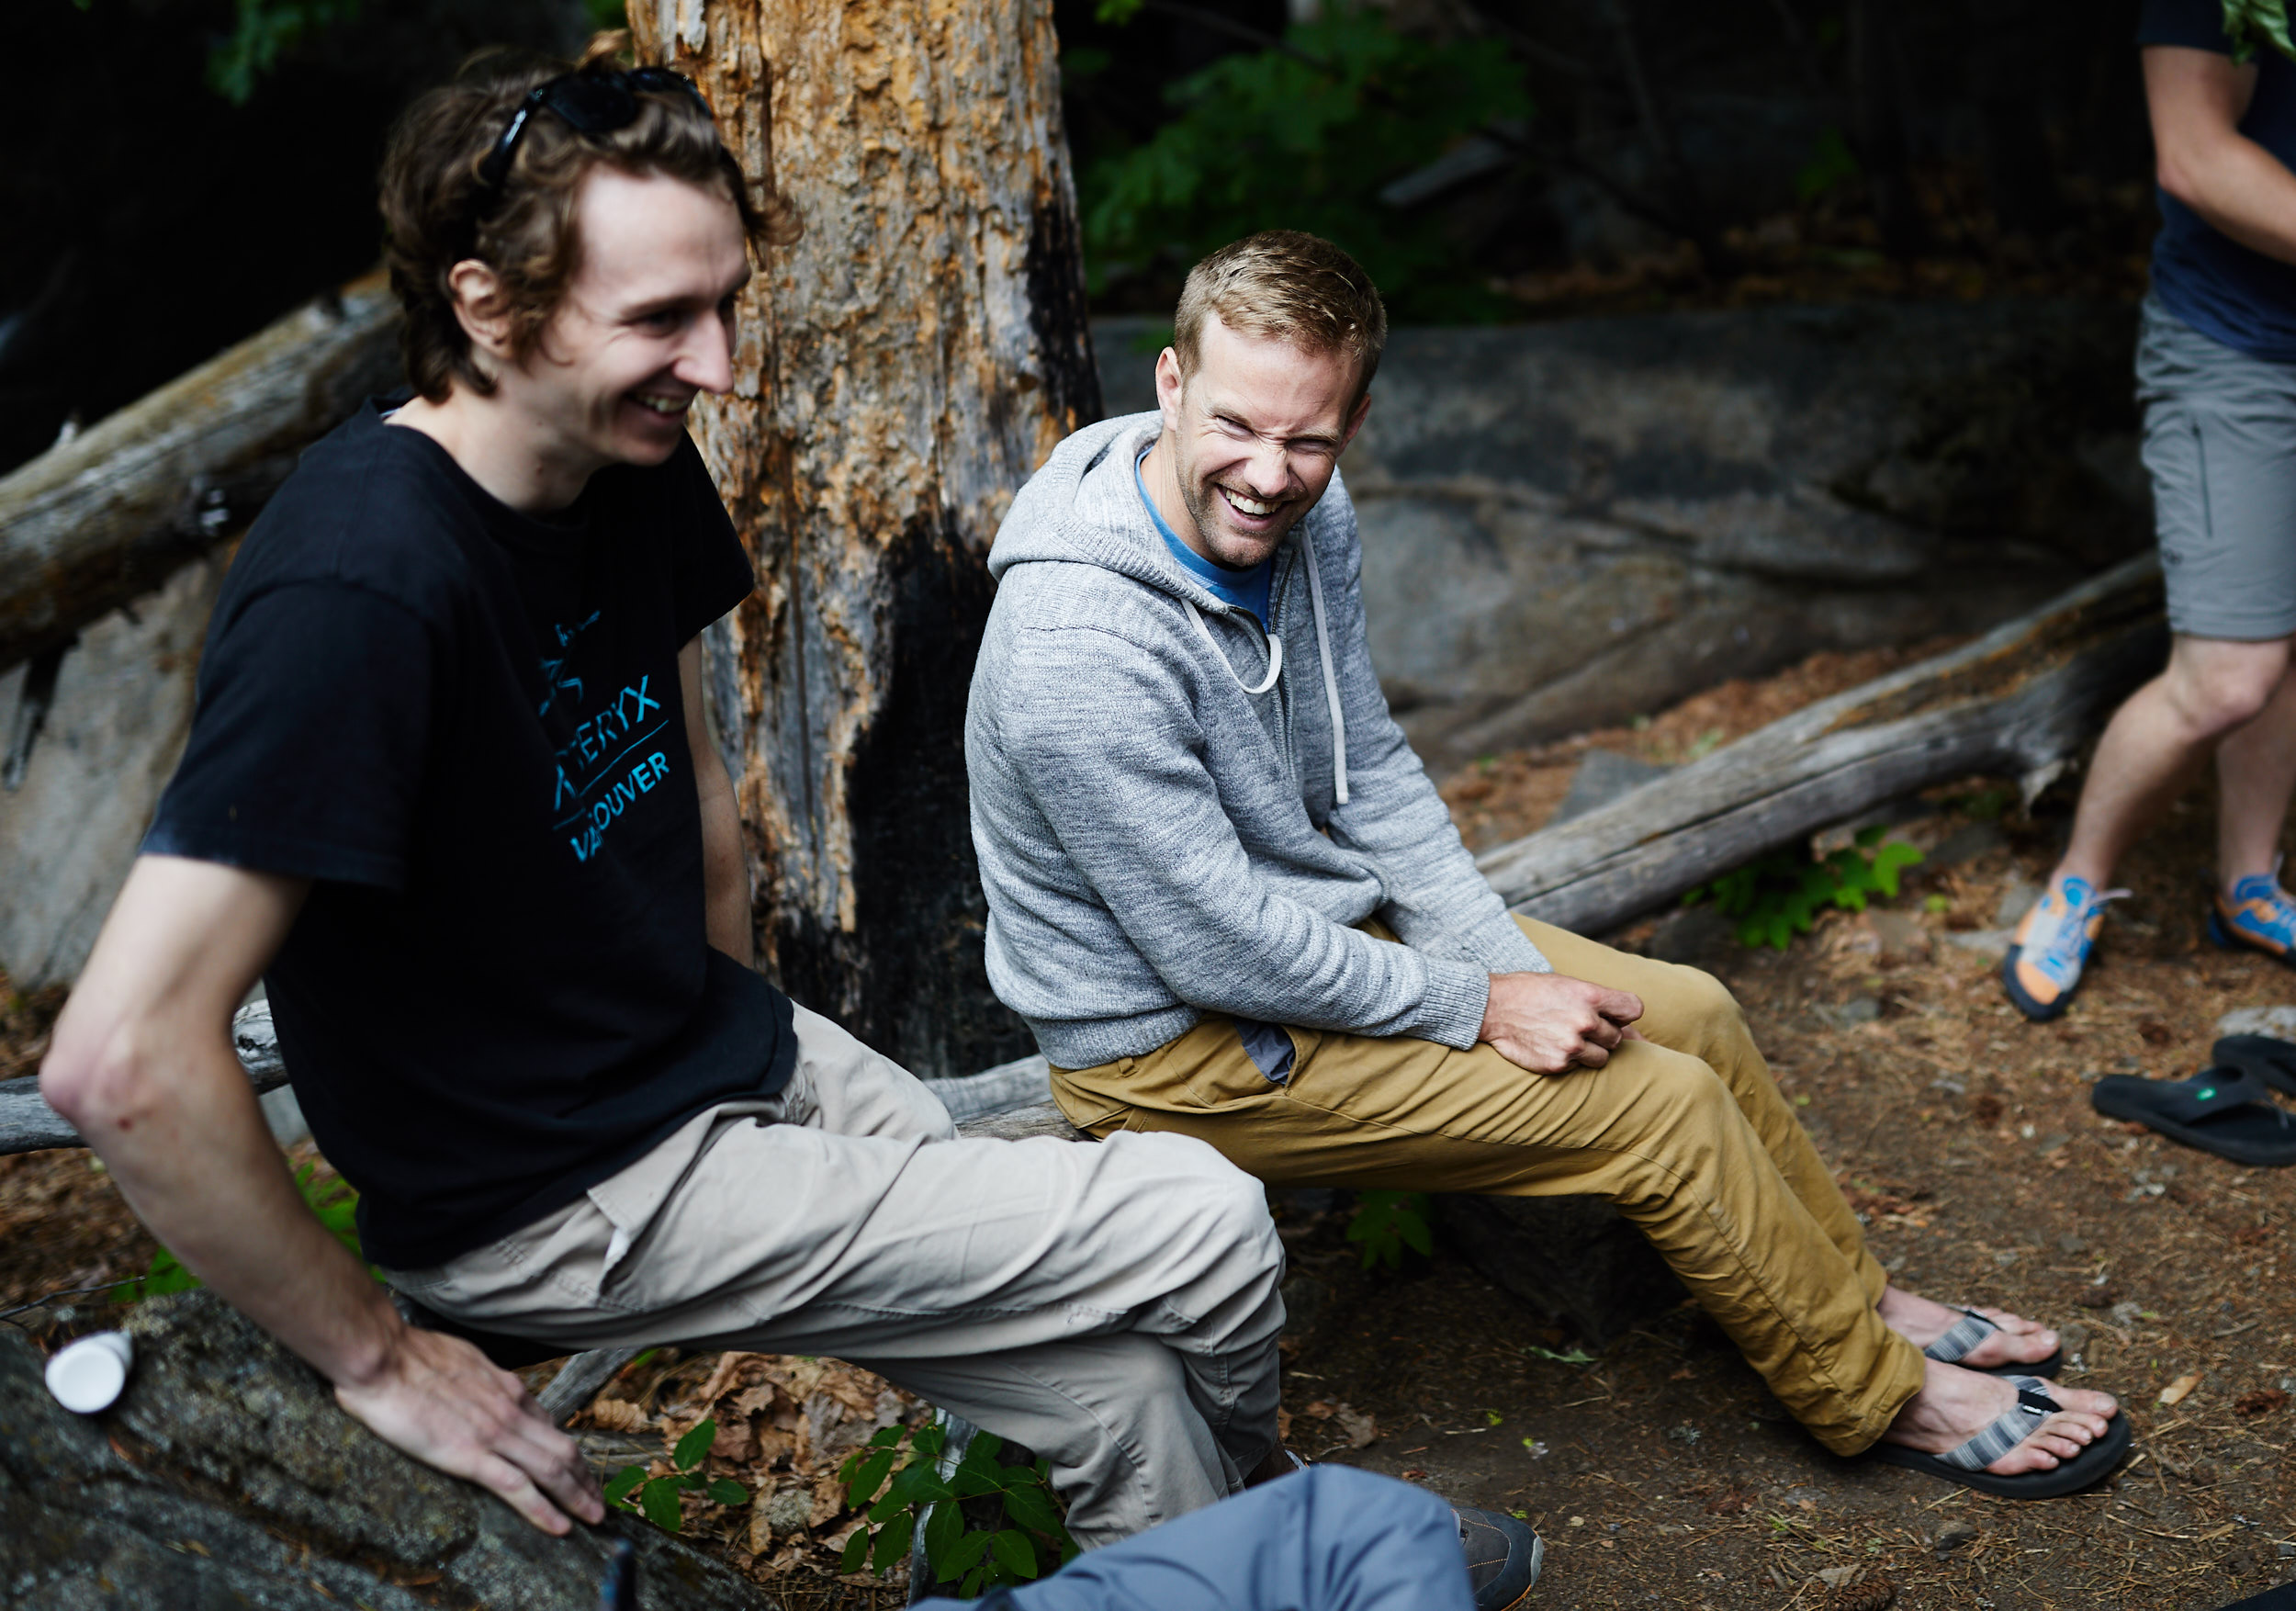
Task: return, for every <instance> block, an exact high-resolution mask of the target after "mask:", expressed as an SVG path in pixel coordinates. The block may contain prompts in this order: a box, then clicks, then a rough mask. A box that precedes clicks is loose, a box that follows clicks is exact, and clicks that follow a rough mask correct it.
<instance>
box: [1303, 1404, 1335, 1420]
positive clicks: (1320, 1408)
mask: <svg viewBox="0 0 2296 1611" xmlns="http://www.w3.org/2000/svg"><path fill="white" fill-rule="evenodd" d="M1308 1417H1309V1419H1311V1420H1314V1421H1328V1420H1330V1419H1331V1418H1332V1406H1331V1404H1330V1403H1329V1402H1328V1401H1326V1400H1323V1399H1318V1400H1316V1401H1315V1402H1314V1403H1311V1404H1310V1405H1309V1406H1308Z"/></svg>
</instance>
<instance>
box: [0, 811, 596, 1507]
mask: <svg viewBox="0 0 2296 1611" xmlns="http://www.w3.org/2000/svg"><path fill="white" fill-rule="evenodd" d="M309 891H310V884H309V883H308V882H307V881H306V880H303V879H298V878H284V877H279V876H276V875H275V874H271V873H253V872H247V871H244V870H242V869H240V868H236V867H229V866H224V865H221V864H219V863H218V862H201V861H193V860H189V859H186V858H183V857H176V856H156V855H146V856H143V857H141V859H139V860H138V861H137V862H136V864H135V867H134V870H133V871H132V872H131V873H129V878H128V883H127V886H126V887H125V888H124V889H123V890H121V892H120V895H119V899H118V901H117V902H116V903H115V904H114V905H113V907H112V910H111V915H110V917H109V918H107V919H106V921H105V924H104V930H103V933H102V934H101V935H100V936H99V937H98V938H97V940H96V950H95V953H94V954H93V955H92V956H90V958H89V959H88V964H87V967H86V968H85V970H84V972H83V973H82V974H81V976H80V980H79V983H78V984H77V985H76V986H73V992H72V997H71V999H70V1000H69V1001H68V1002H67V1003H66V1004H65V1006H64V1010H63V1013H62V1017H61V1018H59V1019H58V1020H57V1022H56V1031H55V1039H54V1042H53V1043H52V1045H51V1049H50V1051H49V1053H48V1056H47V1059H46V1060H45V1061H44V1062H43V1063H42V1064H41V1065H40V1071H39V1081H40V1094H41V1095H42V1096H44V1097H45V1098H47V1099H48V1101H49V1103H50V1104H51V1106H52V1107H54V1108H55V1110H57V1111H58V1112H60V1113H62V1115H63V1116H64V1117H65V1118H67V1119H69V1120H70V1121H72V1122H73V1125H74V1126H76V1127H77V1128H78V1130H79V1132H80V1134H81V1136H82V1137H83V1138H84V1140H85V1141H86V1142H87V1143H88V1144H89V1145H90V1146H91V1147H93V1148H94V1149H95V1151H96V1155H97V1156H98V1157H100V1158H102V1159H103V1160H104V1164H105V1166H106V1167H107V1168H108V1169H109V1170H110V1172H111V1175H112V1177H113V1178H114V1179H115V1180H117V1181H118V1184H119V1189H120V1190H121V1192H122V1193H123V1194H124V1195H125V1196H126V1197H127V1199H128V1202H129V1206H130V1207H131V1208H133V1209H134V1210H135V1211H136V1213H137V1215H138V1216H139V1217H140V1218H141V1220H142V1221H143V1222H144V1223H145V1224H146V1225H148V1226H149V1227H151V1230H152V1234H153V1235H155V1236H157V1237H158V1238H159V1239H160V1240H161V1241H162V1242H163V1243H164V1244H166V1245H167V1246H168V1248H169V1249H170V1250H171V1251H172V1252H174V1255H175V1256H176V1257H177V1258H179V1259H181V1260H182V1261H183V1264H184V1267H186V1269H188V1270H190V1271H191V1272H192V1273H193V1274H195V1275H197V1276H198V1277H199V1278H200V1279H202V1280H204V1281H205V1282H207V1284H208V1286H209V1287H211V1288H213V1289H214V1290H215V1291H216V1293H217V1294H218V1295H219V1296H220V1297H221V1298H222V1299H223V1300H224V1301H227V1302H229V1303H230V1304H231V1305H232V1307H234V1308H236V1309H238V1310H239V1311H240V1312H242V1313H243V1314H245V1315H246V1316H247V1317H248V1318H249V1319H251V1320H253V1321H254V1322H255V1323H256V1324H258V1325H261V1326H262V1327H264V1330H266V1331H268V1332H270V1333H271V1334H272V1335H274V1336H276V1337H277V1338H278V1339H279V1340H280V1341H281V1342H282V1343H284V1344H286V1345H287V1346H288V1347H289V1348H291V1349H293V1350H294V1351H295V1352H296V1353H297V1354H299V1355H300V1356H302V1358H305V1359H307V1360H309V1361H310V1364H311V1365H312V1366H313V1367H314V1368H315V1369H318V1370H319V1372H320V1373H321V1375H323V1376H325V1377H326V1378H327V1379H328V1380H330V1381H332V1382H333V1383H334V1387H335V1398H336V1400H337V1402H339V1403H341V1404H342V1405H343V1408H344V1409H345V1410H347V1411H349V1412H350V1413H351V1414H354V1415H355V1416H357V1417H358V1418H359V1419H360V1420H361V1421H363V1422H365V1423H366V1425H368V1426H370V1427H372V1428H373V1429H374V1430H375V1431H376V1432H377V1434H379V1435H380V1436H382V1437H383V1438H385V1439H386V1440H387V1441H388V1442H390V1443H392V1444H394V1445H396V1446H397V1447H398V1448H401V1449H403V1450H405V1451H406V1452H407V1453H409V1454H411V1455H412V1456H414V1457H415V1458H416V1459H420V1460H422V1461H424V1462H426V1463H428V1464H430V1465H433V1466H435V1467H437V1468H438V1469H439V1470H444V1471H447V1472H450V1473H452V1474H454V1475H456V1476H459V1477H467V1478H469V1479H470V1480H472V1481H477V1482H480V1483H483V1484H484V1485H485V1486H487V1487H489V1488H490V1489H492V1490H494V1491H495V1492H496V1493H500V1494H501V1496H502V1497H503V1498H504V1499H505V1500H507V1501H509V1502H510V1504H512V1506H514V1507H515V1508H516V1509H517V1510H518V1511H519V1513H520V1514H521V1515H524V1516H525V1517H526V1518H527V1519H528V1520H529V1521H531V1522H533V1523H534V1524H535V1526H536V1527H542V1528H544V1529H545V1530H546V1531H548V1532H552V1533H563V1532H566V1531H567V1530H568V1527H569V1525H570V1524H569V1523H568V1520H567V1515H568V1513H570V1514H572V1515H577V1516H580V1518H582V1519H583V1520H584V1521H590V1522H595V1521H597V1520H599V1519H600V1518H601V1517H602V1515H604V1507H603V1504H602V1502H601V1500H600V1498H599V1495H598V1491H597V1483H596V1480H595V1479H594V1478H593V1477H592V1476H591V1472H590V1469H589V1467H588V1465H587V1464H586V1463H585V1461H584V1460H583V1459H582V1455H581V1451H580V1447H579V1446H578V1445H577V1444H576V1443H575V1442H574V1440H573V1439H572V1438H570V1437H568V1436H566V1435H565V1434H563V1433H561V1432H559V1431H558V1430H557V1428H556V1427H554V1426H552V1425H550V1423H549V1420H548V1419H547V1418H546V1416H545V1415H544V1414H543V1413H542V1409H541V1406H540V1405H538V1404H536V1403H535V1401H534V1399H533V1398H532V1397H531V1396H530V1395H529V1394H528V1393H527V1392H526V1391H525V1387H524V1384H523V1383H522V1382H521V1381H520V1380H519V1379H518V1378H517V1377H515V1376H513V1375H512V1374H511V1373H510V1372H509V1371H507V1370H501V1369H496V1368H495V1366H494V1365H493V1364H492V1363H491V1362H490V1361H489V1360H488V1359H487V1358H486V1357H485V1356H484V1355H483V1354H481V1353H480V1352H479V1351H478V1349H477V1348H475V1347H473V1346H471V1345H470V1344H468V1343H466V1342H463V1341H462V1340H460V1339H459V1338H456V1337H450V1336H446V1335H442V1334H440V1333H436V1332H426V1331H420V1330H417V1329H415V1328H414V1327H411V1326H410V1325H408V1324H406V1323H405V1322H404V1321H403V1320H401V1319H400V1316H399V1312H398V1311H397V1310H395V1309H393V1308H392V1307H391V1304H390V1299H389V1295H388V1292H387V1291H386V1290H384V1289H383V1288H382V1287H381V1286H379V1285H377V1283H376V1282H375V1280H374V1279H372V1278H371V1277H370V1276H368V1274H367V1272H366V1270H365V1269H364V1268H362V1267H360V1265H359V1262H358V1260H357V1259H355V1258H354V1257H353V1256H351V1254H350V1253H349V1252H348V1251H347V1250H346V1249H345V1248H344V1247H343V1245H342V1244H341V1243H340V1242H338V1241H336V1240H335V1238H334V1236H333V1234H332V1233H331V1232H329V1231H328V1230H327V1229H326V1228H325V1227H324V1226H322V1225H321V1224H320V1222H318V1220H317V1219H315V1218H314V1217H313V1216H312V1214H311V1212H310V1210H309V1209H308V1208H306V1207H305V1206H304V1204H303V1202H302V1200H301V1198H300V1197H299V1195H298V1193H297V1190H296V1187H295V1182H294V1179H293V1178H292V1177H290V1176H289V1174H288V1173H287V1162H286V1159H285V1158H284V1157H283V1156H282V1155H281V1154H280V1152H279V1149H278V1147H277V1145H276V1144H275V1143H273V1141H272V1139H271V1133H270V1132H269V1130H268V1129H266V1128H265V1126H264V1121H263V1113H262V1110H261V1109H260V1108H259V1107H258V1106H257V1105H256V1101H255V1095H254V1091H253V1087H251V1086H250V1085H249V1084H248V1082H247V1076H246V1075H245V1074H244V1073H242V1071H241V1068H240V1065H239V1058H238V1056H237V1055H236V1054H235V1053H233V1052H232V1050H231V1014H232V1012H233V1011H234V1010H235V1009H236V1008H238V1006H239V1004H240V1002H241V1001H242V999H244V998H245V997H246V995H247V992H248V990H249V988H250V987H251V986H253V984H254V982H255V980H256V979H257V977H259V976H260V975H261V974H262V972H263V970H264V966H265V965H266V964H267V963H269V961H270V960H271V956H272V954H273V952H276V951H277V949H278V948H279V945H280V943H281V941H284V940H285V939H286V938H287V930H288V929H290V928H292V927H293V925H294V922H295V918H296V915H297V913H298V911H300V910H301V908H302V905H303V900H304V897H305V896H306V895H307V894H308V893H309Z"/></svg>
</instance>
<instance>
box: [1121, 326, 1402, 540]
mask: <svg viewBox="0 0 2296 1611" xmlns="http://www.w3.org/2000/svg"><path fill="white" fill-rule="evenodd" d="M1200 349H1201V350H1200V351H1199V355H1198V362H1197V365H1196V367H1195V368H1194V369H1193V370H1192V371H1191V372H1189V373H1188V374H1187V376H1186V377H1183V376H1182V375H1181V373H1180V358H1179V355H1178V353H1176V351H1174V350H1173V349H1172V348H1170V347H1166V348H1165V350H1164V353H1163V355H1161V356H1160V357H1158V358H1157V360H1156V401H1157V404H1158V406H1159V407H1160V409H1161V410H1162V411H1163V414H1164V442H1165V445H1167V446H1168V448H1169V449H1170V451H1171V452H1172V456H1173V457H1172V464H1171V471H1172V474H1173V476H1174V478H1175V479H1176V480H1177V482H1178V485H1179V491H1180V500H1181V501H1182V503H1183V504H1185V505H1186V507H1187V513H1188V514H1189V516H1190V517H1191V518H1192V519H1193V520H1194V521H1195V523H1196V535H1198V536H1199V538H1200V539H1201V544H1200V547H1199V551H1200V552H1202V553H1204V554H1205V555H1206V556H1207V557H1208V558H1212V559H1216V560H1218V561H1219V562H1220V563H1221V564H1222V565H1234V566H1252V565H1257V564H1258V563H1259V562H1260V561H1261V560H1263V559H1266V558H1267V557H1268V556H1269V555H1271V554H1273V553H1274V552H1275V551H1276V545H1277V543H1279V542H1281V541H1282V540H1283V537H1284V534H1285V533H1286V532H1289V530H1290V529H1291V528H1292V527H1293V526H1294V525H1296V524H1299V522H1300V517H1301V516H1302V515H1304V514H1306V513H1307V512H1308V511H1309V510H1311V509H1313V508H1314V507H1315V504H1316V501H1317V500H1318V499H1320V498H1322V496H1323V489H1324V488H1326V487H1328V486H1330V485H1331V482H1332V472H1333V470H1334V469H1335V468H1337V467H1338V464H1339V456H1340V453H1341V451H1342V450H1343V449H1344V448H1345V447H1346V445H1347V444H1348V442H1349V441H1350V440H1352V439H1353V438H1354V436H1355V434H1356V429H1357V428H1358V427H1360V426H1361V425H1362V423H1363V418H1364V414H1365V413H1366V411H1367V410H1368V409H1369V407H1370V404H1371V399H1370V397H1369V395H1368V394H1366V396H1365V397H1364V398H1363V400H1362V401H1361V402H1359V403H1356V396H1355V393H1356V366H1355V365H1354V364H1353V363H1351V362H1350V361H1349V360H1348V359H1347V358H1346V357H1345V356H1343V355H1339V354H1336V353H1308V352H1302V351H1300V349H1299V348H1298V347H1295V346H1292V345H1291V344H1289V343H1287V342H1284V341H1281V340H1278V339H1276V338H1274V337H1268V336H1254V335H1244V334H1242V333H1240V332H1236V331H1233V330H1231V329H1229V328H1228V327H1227V326H1226V325H1225V324H1222V323H1221V321H1219V320H1218V319H1217V318H1214V319H1210V320H1207V321H1205V324H1204V329H1203V335H1202V341H1201V344H1200ZM1351 403H1355V404H1356V406H1355V407H1354V408H1353V409H1352V410H1351V409H1350V408H1349V404H1351ZM1181 535H1182V537H1183V538H1184V539H1185V538H1186V536H1187V534H1186V533H1182V534H1181ZM1191 546H1197V545H1191Z"/></svg>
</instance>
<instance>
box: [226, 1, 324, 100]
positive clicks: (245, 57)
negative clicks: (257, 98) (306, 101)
mask: <svg viewBox="0 0 2296 1611" xmlns="http://www.w3.org/2000/svg"><path fill="white" fill-rule="evenodd" d="M359 6H360V0H239V17H238V21H237V24H236V26H234V27H233V28H232V29H231V32H230V33H229V34H226V35H225V36H224V37H223V38H222V39H219V40H217V41H216V42H215V43H214V44H212V45H210V46H208V87H209V88H211V89H213V90H214V91H215V93H216V94H218V95H219V96H222V97H223V98H224V99H225V100H227V101H229V102H231V105H233V106H235V107H243V106H245V105H246V104H247V101H248V97H249V96H253V94H254V93H255V81H256V80H257V79H259V78H262V77H263V76H264V74H265V73H269V72H270V71H271V70H272V69H273V68H275V67H276V66H277V65H278V64H279V58H280V57H281V56H283V55H285V54H286V53H287V51H291V50H293V49H294V48H295V47H296V46H297V45H298V44H300V43H301V42H302V41H303V39H304V38H305V36H307V35H310V34H314V33H317V32H319V31H321V29H323V28H333V27H334V26H335V25H337V24H338V23H345V22H352V21H355V20H356V19H357V17H358V15H359Z"/></svg>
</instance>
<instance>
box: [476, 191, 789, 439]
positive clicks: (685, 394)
mask: <svg viewBox="0 0 2296 1611" xmlns="http://www.w3.org/2000/svg"><path fill="white" fill-rule="evenodd" d="M575 208H576V214H575V216H576V218H577V219H578V220H579V223H578V226H577V227H578V228H579V229H580V232H581V260H580V267H579V268H578V269H577V270H576V272H575V275H574V279H573V282H572V284H570V285H569V286H568V287H567V292H566V299H565V300H564V301H563V302H562V303H561V304H560V305H559V307H558V310H557V312H556V313H555V314H553V315H552V317H551V321H550V323H549V325H548V326H547V328H546V330H545V331H544V332H543V334H542V338H541V340H540V341H539V342H538V343H537V344H536V345H535V350H534V351H532V352H531V353H529V354H528V355H526V356H525V358H524V359H523V360H522V361H521V362H520V363H518V364H516V365H515V366H511V367H510V369H508V370H507V371H506V372H504V373H503V374H502V376H501V388H502V396H503V398H504V400H505V401H508V402H511V403H512V404H513V405H514V406H515V407H516V408H517V409H518V410H519V411H520V412H521V413H522V414H523V415H524V416H525V418H526V421H527V423H528V425H529V427H530V429H532V430H533V431H534V432H535V438H536V445H537V446H540V447H542V449H543V451H545V452H546V453H548V454H550V455H551V456H554V457H560V458H564V459H570V460H576V461H587V464H588V468H585V469H584V470H583V471H582V474H583V475H584V476H587V474H588V471H589V469H595V468H603V467H604V466H606V465H610V464H635V465H656V464H660V463H661V462H663V461H664V460H665V459H667V458H668V457H669V456H670V454H671V452H672V451H674V450H675V449H676V447H677V445H678V440H679V438H680V437H681V436H682V435H684V434H685V427H686V411H687V410H688V409H689V408H691V407H692V403H693V400H694V399H695V398H696V397H698V396H699V395H700V394H701V393H703V392H704V391H719V392H722V391H725V390H726V389H729V388H730V387H731V386H732V385H733V347H734V319H733V316H734V299H735V297H736V295H737V293H738V292H739V291H740V289H741V287H742V286H743V285H744V284H745V283H746V282H747V281H748V277H749V267H748V255H747V253H746V252H745V250H744V248H743V242H742V231H741V220H740V217H739V215H738V214H737V213H736V212H735V210H734V207H733V203H731V202H730V201H728V200H727V199H726V197H723V196H721V195H718V194H715V193H714V192H712V191H709V190H704V189H703V188H701V187H699V186H693V185H690V184H687V183H685V182H684V181H683V180H680V179H672V178H670V177H667V176H666V175H659V174H655V175H646V176H643V177H640V176H638V175H631V174H625V173H623V172H621V171H619V170H617V169H614V168H610V167H606V166H604V165H600V166H598V167H595V168H592V169H591V172H590V174H589V175H588V176H587V177H585V178H584V179H583V181H582V185H581V188H580V191H578V192H577V195H576V202H575Z"/></svg>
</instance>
